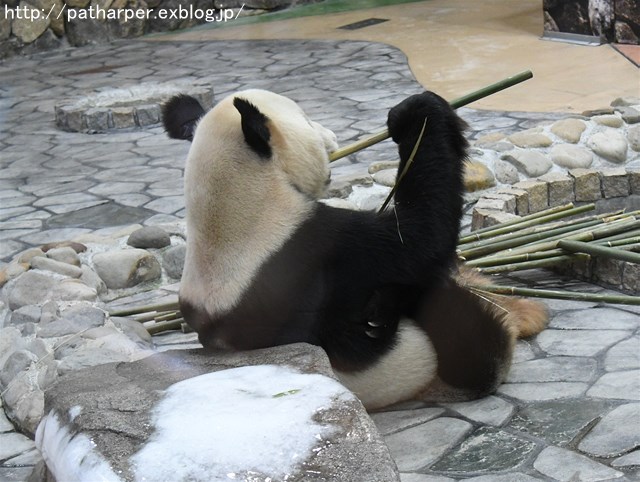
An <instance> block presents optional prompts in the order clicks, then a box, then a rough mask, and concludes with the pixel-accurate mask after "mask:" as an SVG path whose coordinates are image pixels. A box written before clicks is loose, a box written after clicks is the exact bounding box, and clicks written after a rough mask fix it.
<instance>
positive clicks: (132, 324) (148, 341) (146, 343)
mask: <svg viewBox="0 0 640 482" xmlns="http://www.w3.org/2000/svg"><path fill="white" fill-rule="evenodd" d="M111 321H112V322H113V324H114V325H115V326H116V328H118V329H119V330H120V331H121V332H122V333H123V334H125V335H126V336H127V337H128V338H129V339H130V340H131V341H133V342H134V343H135V344H136V345H138V346H139V347H140V348H143V349H151V348H152V346H153V341H152V338H151V335H150V334H149V332H148V331H147V330H146V329H145V327H144V326H142V323H139V322H137V321H133V320H131V319H129V318H118V317H114V318H111Z"/></svg>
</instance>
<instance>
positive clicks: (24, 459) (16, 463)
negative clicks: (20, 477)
mask: <svg viewBox="0 0 640 482" xmlns="http://www.w3.org/2000/svg"><path fill="white" fill-rule="evenodd" d="M41 460H42V455H40V452H39V451H38V450H36V449H33V450H30V451H28V452H25V453H24V454H22V455H18V456H16V457H13V458H11V459H9V460H7V461H5V462H4V463H3V464H2V465H3V466H5V467H24V466H28V467H29V468H32V467H33V466H34V465H36V464H37V463H38V462H40V461H41Z"/></svg>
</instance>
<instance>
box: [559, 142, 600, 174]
mask: <svg viewBox="0 0 640 482" xmlns="http://www.w3.org/2000/svg"><path fill="white" fill-rule="evenodd" d="M550 155H551V160H552V161H553V163H554V164H556V165H558V166H560V167H564V168H567V169H575V168H587V167H590V166H591V164H593V154H592V153H591V152H590V151H588V150H586V149H585V148H583V147H579V146H574V145H572V144H557V145H555V146H553V147H552V148H551V152H550Z"/></svg>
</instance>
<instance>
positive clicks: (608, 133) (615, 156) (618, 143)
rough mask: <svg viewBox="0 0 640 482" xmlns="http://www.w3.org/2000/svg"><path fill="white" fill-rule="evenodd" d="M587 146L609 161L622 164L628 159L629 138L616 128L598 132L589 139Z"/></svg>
mask: <svg viewBox="0 0 640 482" xmlns="http://www.w3.org/2000/svg"><path fill="white" fill-rule="evenodd" d="M587 146H588V147H589V149H591V150H592V151H593V152H595V153H596V154H598V155H599V156H600V157H602V158H604V159H606V160H607V161H611V162H615V163H617V164H620V163H623V162H624V161H626V160H627V147H628V144H627V140H626V139H625V138H624V136H623V135H622V134H621V133H620V132H618V131H617V130H615V129H606V130H604V131H601V132H596V133H595V134H593V135H592V136H591V137H590V138H589V140H588V141H587Z"/></svg>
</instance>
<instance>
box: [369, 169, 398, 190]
mask: <svg viewBox="0 0 640 482" xmlns="http://www.w3.org/2000/svg"><path fill="white" fill-rule="evenodd" d="M397 173H398V171H397V169H383V170H381V171H376V172H374V173H373V174H372V176H371V177H373V182H375V183H376V184H381V185H382V186H387V187H393V186H395V184H396V174H397Z"/></svg>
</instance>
